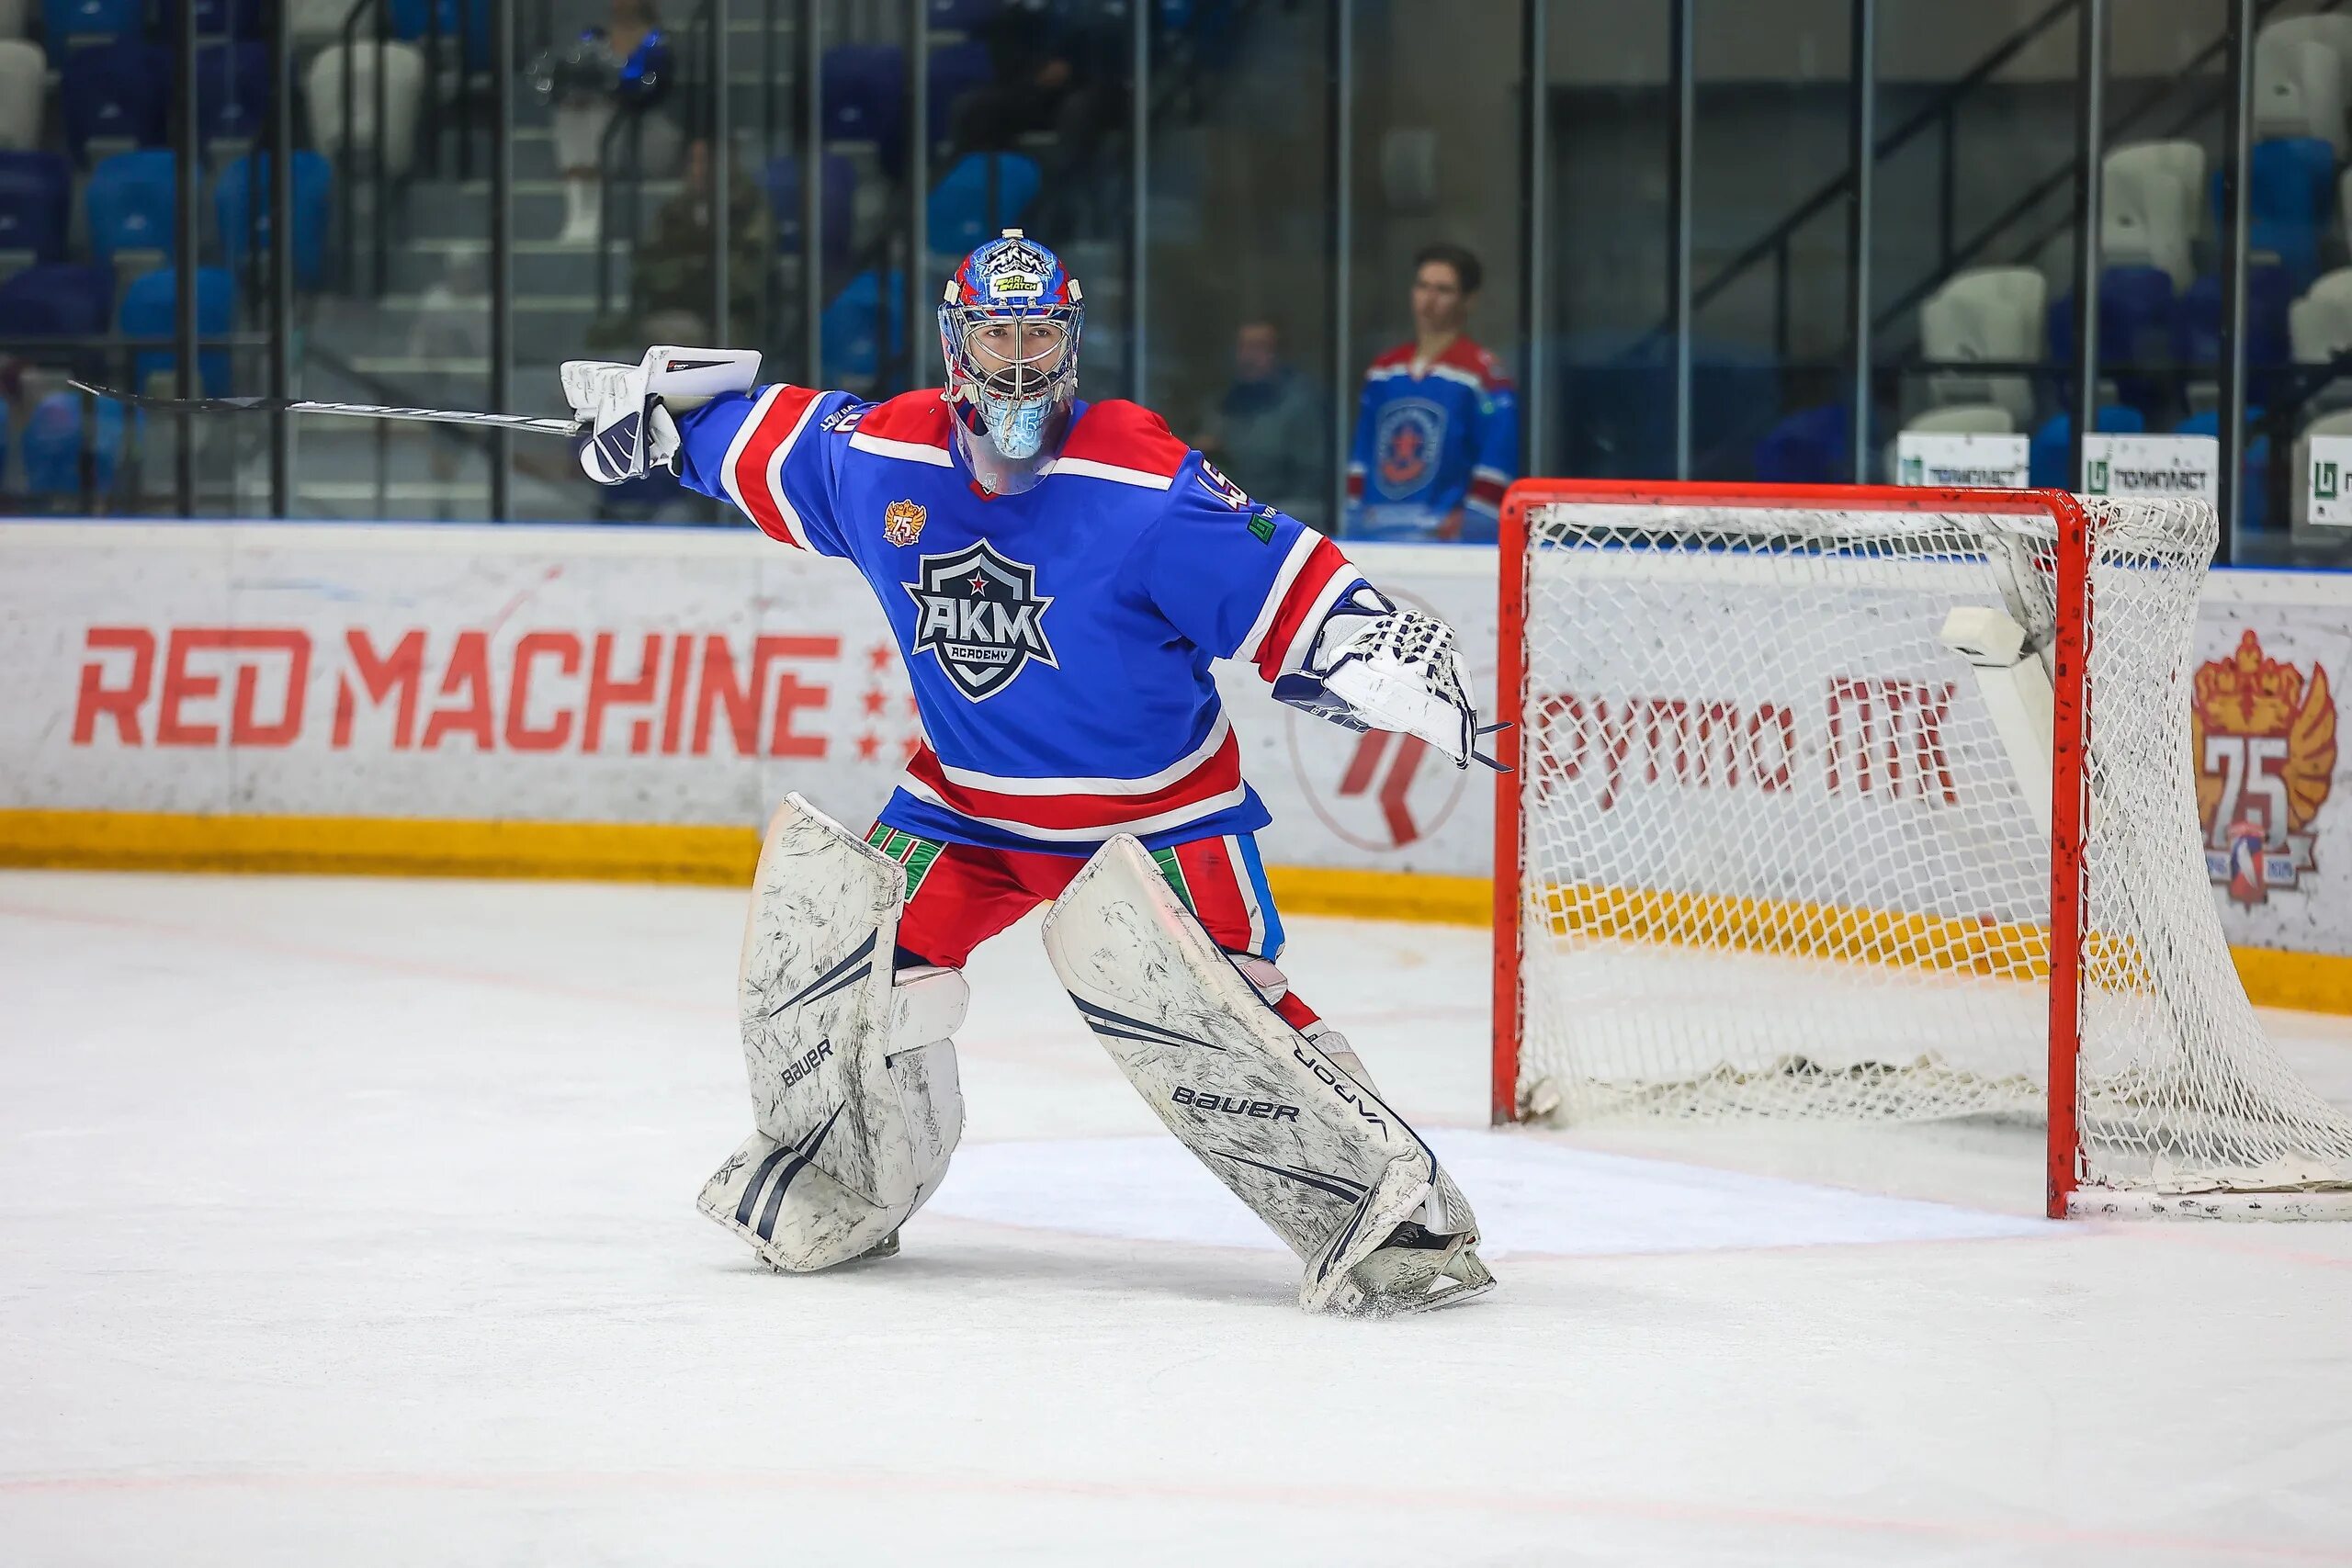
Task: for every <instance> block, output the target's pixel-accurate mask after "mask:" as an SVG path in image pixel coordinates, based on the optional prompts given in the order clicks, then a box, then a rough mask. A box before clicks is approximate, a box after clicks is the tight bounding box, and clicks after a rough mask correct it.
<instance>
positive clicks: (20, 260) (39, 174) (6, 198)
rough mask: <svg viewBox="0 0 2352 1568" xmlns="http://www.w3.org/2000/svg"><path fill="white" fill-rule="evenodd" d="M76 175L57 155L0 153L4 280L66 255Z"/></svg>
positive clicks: (0, 259) (0, 234) (0, 274)
mask: <svg viewBox="0 0 2352 1568" xmlns="http://www.w3.org/2000/svg"><path fill="white" fill-rule="evenodd" d="M72 190H73V172H72V171H71V170H70V169H68V168H67V167H66V164H65V160H64V159H63V158H62V157H61V156H59V155H58V154H57V153H55V152H0V277H4V276H8V275H9V274H12V273H16V272H21V271H22V270H24V269H25V268H26V267H28V266H32V265H37V264H39V263H41V262H54V261H62V260H63V259H64V256H65V231H66V220H67V215H68V210H69V209H68V205H67V204H68V199H69V197H70V194H71V192H72Z"/></svg>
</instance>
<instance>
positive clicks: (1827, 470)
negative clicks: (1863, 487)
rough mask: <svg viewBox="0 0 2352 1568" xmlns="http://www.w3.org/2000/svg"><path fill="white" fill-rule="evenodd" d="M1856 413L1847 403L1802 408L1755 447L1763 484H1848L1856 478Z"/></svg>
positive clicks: (1773, 428) (1777, 425)
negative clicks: (1854, 430)
mask: <svg viewBox="0 0 2352 1568" xmlns="http://www.w3.org/2000/svg"><path fill="white" fill-rule="evenodd" d="M1853 423H1854V416H1853V410H1852V409H1851V408H1849V406H1848V405H1846V404H1844V403H1831V404H1827V405H1826V406H1824V407H1821V408H1811V409H1799V410H1798V411H1797V412H1794V413H1792V414H1791V415H1789V416H1788V417H1787V418H1786V419H1783V420H1782V421H1781V423H1778V424H1776V425H1774V426H1773V427H1772V428H1771V429H1770V431H1768V432H1766V433H1765V435H1764V439H1763V440H1761V441H1758V443H1757V444H1756V455H1755V459H1754V460H1755V464H1756V478H1757V479H1758V481H1759V482H1761V483H1764V484H1775V485H1820V484H1845V483H1847V482H1849V480H1851V479H1853V477H1854V457H1853V453H1854V441H1853V429H1852V426H1853Z"/></svg>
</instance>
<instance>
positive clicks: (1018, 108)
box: [948, 0, 1132, 197]
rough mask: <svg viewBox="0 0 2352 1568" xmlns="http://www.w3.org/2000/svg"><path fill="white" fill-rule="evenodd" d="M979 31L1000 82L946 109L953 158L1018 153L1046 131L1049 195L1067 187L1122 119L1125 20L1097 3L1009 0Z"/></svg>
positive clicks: (1043, 164)
mask: <svg viewBox="0 0 2352 1568" xmlns="http://www.w3.org/2000/svg"><path fill="white" fill-rule="evenodd" d="M973 35H974V36H975V37H976V38H978V39H979V41H980V42H982V43H984V44H986V45H987V46H988V51H989V62H990V64H991V65H992V66H993V67H994V70H995V79H994V80H993V81H990V82H989V83H986V84H985V85H981V86H978V87H974V88H973V89H971V90H970V91H969V92H967V93H966V94H964V95H963V96H961V97H959V98H957V99H956V102H955V104H954V105H953V106H951V107H950V108H949V110H948V119H949V126H948V130H949V135H950V137H951V138H952V140H953V141H954V143H955V156H956V157H961V156H963V155H964V154H966V153H967V152H1013V151H1018V150H1022V138H1023V137H1024V136H1030V135H1034V134H1036V133H1039V132H1048V133H1050V134H1051V136H1052V139H1053V140H1052V142H1051V144H1050V145H1048V146H1046V147H1042V148H1039V149H1037V150H1036V152H1037V164H1038V166H1039V168H1040V169H1041V170H1042V171H1043V172H1044V174H1045V176H1046V187H1047V188H1048V189H1049V190H1051V189H1056V188H1057V186H1067V185H1068V183H1069V176H1070V175H1072V174H1073V173H1075V172H1078V171H1079V170H1080V169H1081V168H1082V167H1083V165H1084V164H1087V163H1089V162H1091V160H1092V159H1093V158H1094V157H1095V156H1096V155H1097V154H1098V153H1099V152H1103V151H1104V150H1105V149H1106V148H1107V147H1108V146H1109V142H1108V141H1106V138H1105V133H1106V132H1108V131H1110V130H1113V129H1114V127H1116V126H1117V125H1118V124H1119V123H1120V122H1121V120H1122V119H1123V118H1124V117H1125V114H1126V78H1125V66H1126V61H1127V52H1128V51H1129V49H1130V48H1131V47H1132V44H1131V42H1130V40H1129V38H1128V33H1127V24H1126V23H1125V21H1124V20H1122V19H1120V18H1119V17H1116V16H1114V15H1111V14H1109V13H1108V12H1107V11H1104V12H1103V13H1102V14H1099V15H1098V14H1096V11H1095V8H1092V7H1086V8H1079V7H1067V8H1066V7H1062V6H1056V5H1053V4H1050V3H1049V0H1006V3H1005V4H1004V5H1002V6H999V7H998V8H997V9H996V10H995V11H994V12H993V13H992V14H990V15H989V17H988V19H987V20H985V21H983V22H982V23H980V24H979V26H978V27H977V28H974V29H973ZM1064 194H1066V195H1067V196H1069V197H1077V196H1080V195H1082V194H1083V193H1082V192H1080V191H1076V190H1066V191H1065V193H1064Z"/></svg>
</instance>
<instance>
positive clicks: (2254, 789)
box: [2188, 627, 2335, 904]
mask: <svg viewBox="0 0 2352 1568" xmlns="http://www.w3.org/2000/svg"><path fill="white" fill-rule="evenodd" d="M2190 692H2191V695H2190V698H2189V703H2190V706H2189V730H2188V733H2189V747H2190V750H2189V754H2190V756H2191V757H2192V758H2193V759H2194V760H2195V761H2196V764H2197V814H2198V816H2199V818H2202V819H2203V821H2204V825H2205V870H2206V874H2208V875H2209V876H2211V878H2212V879H2213V880H2214V881H2215V882H2218V883H2221V884H2222V885H2223V886H2227V887H2228V888H2229V890H2230V897H2232V898H2233V899H2234V900H2236V901H2237V902H2238V903H2241V904H2260V903H2264V902H2266V901H2267V899H2268V897H2269V896H2270V889H2271V888H2274V887H2292V886H2295V884H2296V882H2297V881H2298V880H2299V879H2300V878H2301V875H2302V874H2303V873H2304V872H2307V871H2309V870H2311V869H2312V840H2314V839H2315V838H2316V837H2317V835H2316V834H2315V833H2314V832H2312V819H2313V818H2316V817H2317V816H2318V815H2319V808H2320V807H2321V806H2322V805H2324V804H2325V802H2326V800H2327V796H2328V792H2329V790H2330V789H2331V788H2332V787H2333V786H2334V784H2335V698H2334V697H2333V696H2332V695H2331V694H2329V692H2328V687H2327V669H2326V667H2325V666H2324V665H2322V664H2319V663H2317V662H2314V663H2313V664H2312V671H2311V675H2310V677H2309V679H2308V680H2306V679H2305V677H2304V675H2303V672H2302V671H2300V670H2298V669H2296V668H2295V667H2294V666H2293V665H2291V664H2282V663H2280V662H2279V661H2278V660H2275V659H2272V658H2270V657H2269V656H2268V655H2267V654H2265V653H2264V652H2263V651H2262V642H2261V639H2260V638H2258V637H2256V636H2255V635H2254V631H2253V629H2252V628H2251V627H2249V628H2247V630H2246V632H2245V635H2244V636H2243V637H2239V638H2238V646H2237V651H2236V652H2234V653H2233V654H2232V655H2231V656H2230V657H2229V658H2227V659H2216V660H2213V661H2212V662H2211V663H2209V664H2204V665H2200V666H2199V668H2198V671H2197V679H2196V681H2195V682H2194V683H2193V684H2192V685H2191V687H2190Z"/></svg>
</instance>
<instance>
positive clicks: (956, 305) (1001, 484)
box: [939, 229, 1086, 495]
mask: <svg viewBox="0 0 2352 1568" xmlns="http://www.w3.org/2000/svg"><path fill="white" fill-rule="evenodd" d="M1085 319H1086V308H1085V306H1084V304H1083V303H1081V295H1080V289H1079V287H1078V280H1077V279H1076V278H1074V277H1072V276H1070V275H1069V270H1068V269H1067V268H1065V267H1064V266H1063V265H1062V264H1061V259H1060V258H1059V257H1058V256H1057V255H1055V254H1054V253H1053V252H1051V251H1049V250H1047V249H1046V247H1045V246H1043V245H1041V244H1038V243H1036V242H1035V241H1034V240H1031V239H1028V238H1026V237H1024V236H1023V234H1022V232H1021V231H1020V230H1018V229H1007V230H1006V231H1004V232H1003V233H1002V234H1001V235H1000V236H998V237H997V238H996V239H993V240H990V241H989V243H986V244H984V245H982V246H981V247H980V248H979V249H978V250H976V251H974V252H973V253H972V254H970V255H968V256H966V257H965V258H964V260H963V262H962V263H961V264H960V265H958V266H957V267H956V271H955V274H954V276H951V277H949V278H948V280H947V292H946V295H945V297H944V299H941V301H940V305H939V347H940V352H941V354H942V355H944V357H945V358H946V361H947V390H946V393H945V396H946V399H947V406H948V407H949V408H950V409H951V410H953V411H954V412H955V415H956V420H955V424H956V457H957V458H958V460H959V461H960V462H961V464H962V466H963V467H964V468H966V469H967V471H968V472H969V473H970V475H971V478H972V480H973V482H974V483H976V484H978V486H979V487H980V488H981V489H982V490H984V491H988V492H989V494H991V495H1017V494H1019V493H1020V492H1021V491H1025V490H1028V489H1029V488H1030V487H1032V486H1033V485H1035V484H1036V482H1037V481H1038V480H1039V479H1043V478H1045V476H1046V472H1047V471H1048V470H1049V469H1050V468H1052V465H1053V460H1054V458H1055V457H1056V456H1057V455H1058V454H1059V452H1060V450H1061V445H1062V440H1063V437H1064V436H1066V435H1067V434H1069V424H1070V408H1071V404H1072V403H1073V402H1074V401H1075V400H1077V397H1078V334H1079V329H1080V326H1081V325H1083V324H1084V321H1085Z"/></svg>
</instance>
